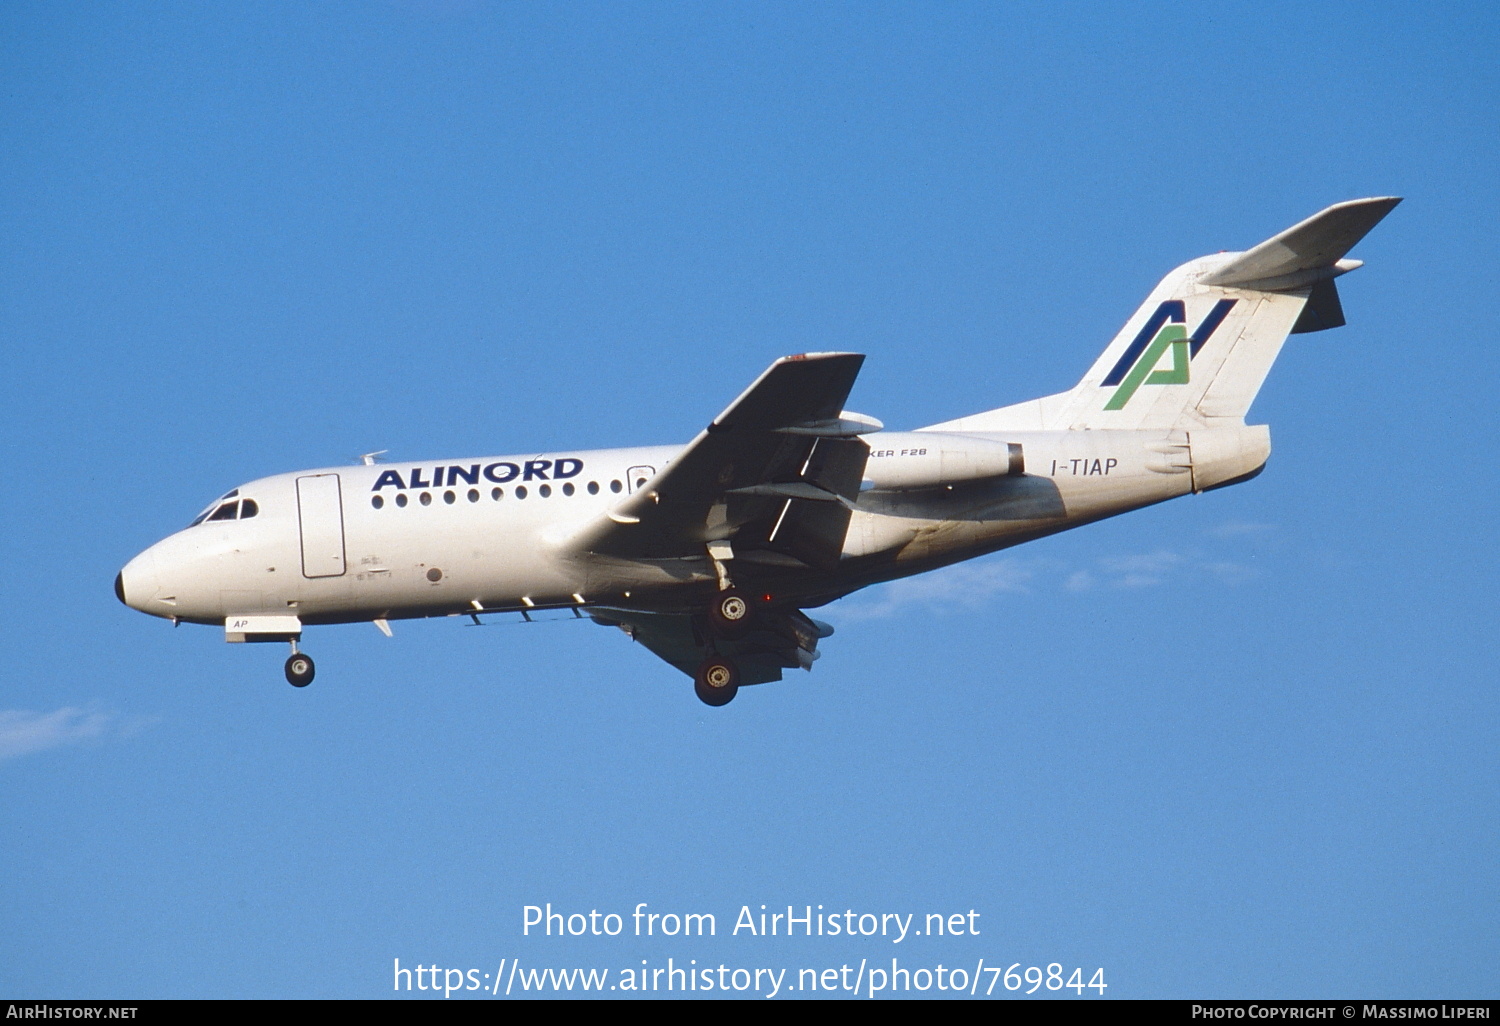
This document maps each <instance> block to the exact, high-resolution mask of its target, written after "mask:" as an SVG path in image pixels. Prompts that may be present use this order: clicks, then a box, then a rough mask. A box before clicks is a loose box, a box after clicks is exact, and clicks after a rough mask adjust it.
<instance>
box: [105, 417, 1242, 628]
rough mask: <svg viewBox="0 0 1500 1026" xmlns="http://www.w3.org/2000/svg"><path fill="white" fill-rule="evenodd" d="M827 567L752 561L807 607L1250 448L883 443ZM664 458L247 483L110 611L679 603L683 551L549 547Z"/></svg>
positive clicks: (1212, 437) (1048, 526) (180, 615)
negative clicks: (652, 555) (620, 553)
mask: <svg viewBox="0 0 1500 1026" xmlns="http://www.w3.org/2000/svg"><path fill="white" fill-rule="evenodd" d="M866 441H867V442H868V443H869V445H870V448H871V453H870V458H869V460H868V463H867V465H866V470H865V475H864V476H865V481H864V485H863V488H862V491H861V493H860V496H859V499H858V500H857V502H856V503H855V504H854V510H853V515H852V518H851V520H850V524H849V529H848V533H847V536H846V538H845V542H844V547H843V553H842V558H841V559H840V561H839V565H838V567H837V568H836V569H835V570H833V571H817V570H813V569H810V568H788V567H785V566H781V567H759V568H756V570H755V572H756V573H758V574H760V575H762V579H767V580H773V581H774V582H775V585H776V588H777V590H778V593H779V595H781V596H784V597H786V598H787V599H788V600H794V601H797V602H800V603H801V604H804V605H816V604H819V603H822V602H827V601H829V600H831V599H834V598H837V597H839V596H841V595H844V594H847V593H849V592H851V591H854V590H856V589H858V588H861V587H865V586H867V585H869V584H873V583H876V582H879V581H884V580H890V579H893V578H897V577H904V576H907V575H909V574H914V573H920V572H922V571H925V570H929V569H932V568H933V567H936V566H941V565H944V564H947V563H952V562H956V561H958V560H962V559H966V558H969V557H971V556H974V555H978V554H980V553H983V552H987V551H993V550H995V549H1000V548H1005V547H1007V546H1010V545H1015V544H1018V543H1020V542H1023V541H1028V540H1031V539H1033V538H1037V537H1041V536H1043V535H1047V534H1052V533H1055V532H1057V531H1061V530H1065V529H1067V528H1070V527H1075V526H1078V525H1080V524H1084V523H1088V522H1091V521H1095V520H1099V519H1101V518H1103V517H1108V516H1112V515H1114V514H1117V513H1122V512H1125V511H1127V510H1131V509H1136V508H1139V507H1141V506H1146V505H1150V504H1152V503H1156V502H1161V501H1163V500H1165V499H1169V498H1173V497H1175V496H1178V495H1183V494H1186V493H1188V492H1190V491H1194V490H1197V491H1202V490H1203V489H1205V488H1208V487H1213V486H1215V485H1218V484H1223V483H1228V482H1232V481H1233V480H1237V479H1239V478H1242V477H1245V476H1248V475H1249V474H1252V473H1253V472H1254V471H1255V470H1257V469H1258V468H1259V467H1260V466H1261V465H1262V464H1263V463H1264V462H1265V459H1266V456H1267V455H1268V453H1269V441H1268V436H1267V435H1266V432H1265V429H1264V428H1253V427H1252V428H1245V427H1236V428H1216V429H1213V430H1209V431H1204V432H1193V433H1192V437H1191V438H1190V437H1189V435H1188V433H1185V432H1182V431H1175V432H1166V431H1048V432H1007V433H1005V434H1004V435H999V434H993V435H991V434H985V435H980V434H965V435H959V434H945V433H940V432H933V431H918V432H904V433H903V432H883V433H880V434H874V435H871V436H869V437H868V438H866ZM680 451H681V447H680V446H658V447H651V448H639V449H605V450H595V451H588V452H569V453H543V454H537V455H532V456H509V457H486V458H482V459H459V460H441V461H428V462H423V463H405V464H395V463H392V464H377V465H373V466H352V467H338V468H329V469H322V470H309V471H303V472H300V473H293V474H281V475H277V476H274V477H267V478H261V479H259V480H257V481H252V482H250V483H248V484H245V485H243V486H241V487H240V488H239V489H237V492H238V496H237V498H236V499H235V500H232V501H243V500H253V502H254V505H255V508H256V512H255V514H254V515H253V516H249V517H246V518H241V519H228V520H213V519H208V520H204V521H202V522H200V523H197V524H195V525H194V526H192V527H189V528H187V529H185V530H182V531H179V532H177V533H176V534H173V535H171V536H170V537H168V538H165V539H163V540H162V541H160V542H158V543H157V544H155V545H153V546H152V547H151V548H149V549H147V550H146V551H145V552H142V553H141V554H140V555H139V556H137V557H136V558H135V559H133V560H131V561H130V563H129V564H128V565H127V566H126V567H125V568H124V570H123V571H122V572H121V574H120V576H119V579H118V580H117V582H116V584H117V590H118V592H119V594H120V597H121V598H122V600H123V601H125V602H126V603H127V604H128V605H130V606H132V607H134V608H136V609H139V610H141V611H143V612H147V613H151V614H153V615H156V616H161V617H167V618H172V619H175V620H185V621H188V622H193V623H212V624H223V623H224V622H225V620H226V618H229V617H234V616H238V615H247V614H254V615H270V614H282V615H295V616H297V617H298V618H299V619H300V621H301V622H302V623H313V624H316V623H341V622H352V621H360V620H366V621H368V620H385V619H398V618H404V617H419V616H438V615H453V614H460V613H469V612H476V611H496V610H524V609H530V608H548V607H552V608H555V607H563V606H619V605H630V606H634V607H640V608H656V609H661V610H678V609H691V608H696V607H697V606H698V605H699V604H701V602H702V601H703V597H704V595H705V594H707V593H708V591H709V590H711V589H712V588H713V587H714V582H715V570H714V567H713V563H712V560H711V559H710V558H709V556H708V553H707V552H706V551H705V552H704V554H703V555H702V556H701V557H696V556H695V557H689V558H680V559H671V560H622V559H618V558H609V557H602V556H597V555H594V554H592V553H588V552H578V551H575V550H573V549H572V548H570V547H569V546H567V545H566V542H567V541H568V539H570V538H571V537H572V536H573V535H574V534H575V533H576V532H578V531H579V530H580V529H581V528H582V527H583V526H584V525H585V524H587V523H589V522H591V521H594V520H597V519H598V518H599V517H600V516H602V515H605V514H606V513H607V511H608V510H610V509H611V508H612V507H613V506H615V505H616V504H618V503H619V502H621V501H622V500H623V499H624V498H626V497H628V496H629V495H630V494H631V493H632V492H634V491H636V490H638V489H642V488H645V489H649V488H650V487H651V480H652V478H653V477H654V476H655V475H656V473H657V472H658V471H660V470H662V469H663V468H664V467H665V466H667V464H668V463H670V462H671V460H672V459H673V458H674V457H675V456H676V455H677V454H678V453H679V452H680Z"/></svg>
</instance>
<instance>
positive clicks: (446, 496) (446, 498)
mask: <svg viewBox="0 0 1500 1026" xmlns="http://www.w3.org/2000/svg"><path fill="white" fill-rule="evenodd" d="M453 499H454V495H453V493H452V492H451V491H447V492H444V493H443V501H444V502H446V503H447V504H448V505H450V506H451V505H453Z"/></svg>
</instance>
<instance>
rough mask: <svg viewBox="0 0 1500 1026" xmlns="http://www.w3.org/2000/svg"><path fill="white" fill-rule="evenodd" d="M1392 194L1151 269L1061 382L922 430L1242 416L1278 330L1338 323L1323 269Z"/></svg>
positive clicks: (1238, 419)
mask: <svg viewBox="0 0 1500 1026" xmlns="http://www.w3.org/2000/svg"><path fill="white" fill-rule="evenodd" d="M1400 202H1401V200H1400V199H1399V198H1397V197H1393V196H1386V197H1379V198H1373V199H1359V200H1349V201H1348V202H1345V203H1338V204H1335V205H1334V206H1331V207H1329V208H1327V209H1326V210H1324V211H1322V212H1320V213H1317V214H1314V215H1313V216H1312V217H1309V218H1308V219H1307V220H1306V221H1303V222H1302V223H1300V224H1297V225H1294V226H1293V227H1291V228H1288V229H1287V230H1286V231H1284V232H1282V233H1281V234H1279V235H1276V236H1273V237H1272V238H1270V239H1267V240H1266V241H1265V242H1262V243H1261V244H1260V245H1258V246H1255V247H1254V248H1252V249H1248V250H1246V251H1245V252H1243V253H1220V254H1217V255H1215V256H1207V257H1200V258H1199V259H1197V260H1193V261H1190V262H1188V263H1186V264H1183V265H1182V266H1181V267H1179V268H1177V269H1176V270H1175V271H1173V272H1172V273H1171V274H1168V275H1167V276H1166V277H1165V278H1163V279H1162V281H1161V284H1159V285H1157V286H1156V288H1155V290H1154V291H1152V293H1151V295H1150V296H1148V297H1147V299H1146V302H1145V304H1144V305H1142V306H1141V308H1140V309H1139V310H1137V311H1136V312H1135V315H1134V316H1133V317H1131V318H1130V320H1129V321H1128V322H1126V324H1125V327H1124V328H1123V329H1121V331H1120V333H1119V334H1118V335H1116V336H1115V338H1114V341H1113V342H1111V343H1110V344H1109V348H1107V349H1106V350H1105V351H1104V354H1103V355H1102V356H1100V357H1099V359H1098V361H1097V362H1095V364H1094V366H1093V367H1091V368H1090V369H1089V372H1088V373H1087V374H1085V375H1084V377H1083V380H1082V381H1080V382H1079V383H1078V385H1077V386H1076V387H1074V388H1073V389H1072V390H1071V391H1069V392H1063V393H1061V394H1059V395H1054V396H1048V397H1047V398H1045V399H1037V400H1033V401H1032V402H1030V403H1022V404H1020V405H1019V406H1008V407H1004V408H1002V409H999V410H991V411H989V412H988V413H981V414H977V415H975V416H972V417H964V418H962V419H960V420H956V421H949V422H948V423H946V424H936V425H933V427H932V428H931V430H947V431H992V430H1024V429H1042V430H1058V429H1063V428H1075V429H1090V428H1123V429H1153V428H1166V429H1170V428H1189V427H1195V426H1196V427H1213V426H1219V425H1231V424H1243V423H1244V417H1245V413H1246V412H1247V411H1248V410H1249V409H1250V403H1251V402H1252V401H1253V400H1254V399H1255V395H1256V393H1257V392H1259V391H1260V386H1261V383H1262V382H1264V381H1265V378H1266V374H1267V372H1269V371H1270V369H1271V364H1272V363H1273V362H1274V361H1275V359H1276V356H1277V354H1278V353H1280V352H1281V345H1282V343H1283V342H1285V341H1286V337H1287V335H1289V334H1292V333H1294V332H1306V331H1322V330H1324V329H1326V328H1336V327H1338V326H1340V325H1341V324H1343V323H1344V315H1343V309H1342V307H1341V305H1340V303H1339V297H1338V291H1337V290H1336V289H1335V287H1334V279H1335V278H1336V277H1338V276H1339V275H1341V274H1344V273H1346V272H1348V271H1352V270H1354V269H1355V268H1356V267H1359V266H1360V261H1358V260H1345V259H1344V258H1343V257H1344V254H1345V253H1347V252H1349V250H1350V249H1351V248H1353V246H1354V244H1355V243H1357V242H1358V241H1359V240H1360V239H1362V238H1363V237H1364V236H1365V234H1366V233H1367V232H1369V230H1370V229H1371V228H1373V227H1375V225H1376V224H1378V223H1379V222H1380V220H1381V218H1383V217H1385V215H1386V214H1388V213H1390V211H1391V209H1392V208H1393V207H1395V205H1396V204H1397V203H1400Z"/></svg>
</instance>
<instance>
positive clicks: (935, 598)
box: [839, 559, 1035, 620]
mask: <svg viewBox="0 0 1500 1026" xmlns="http://www.w3.org/2000/svg"><path fill="white" fill-rule="evenodd" d="M1033 576H1035V575H1034V573H1033V571H1032V570H1030V569H1028V568H1027V567H1025V566H1024V565H1022V563H1021V561H1020V560H1015V559H1003V560H996V561H993V562H986V563H964V564H960V565H958V566H950V567H945V568H944V569H942V570H934V571H933V572H932V573H929V574H922V575H920V576H917V577H907V578H905V579H903V580H900V581H892V582H891V583H889V584H886V585H884V586H882V587H881V588H880V590H879V592H878V593H877V597H876V598H875V600H874V601H873V602H857V603H851V604H850V605H847V606H844V607H842V608H841V609H840V610H839V612H840V615H841V616H842V617H843V618H844V619H846V620H879V619H882V618H884V617H887V616H894V615H895V614H896V613H898V612H900V611H901V610H903V609H907V608H910V607H912V606H925V607H928V608H934V607H938V608H941V607H944V606H955V605H958V606H973V605H977V604H978V603H980V602H982V601H983V600H985V599H987V598H989V597H990V596H991V595H996V594H1000V593H1002V592H1004V593H1009V594H1024V593H1025V592H1026V591H1027V590H1028V589H1027V587H1026V583H1027V582H1028V581H1030V580H1031V578H1032V577H1033Z"/></svg>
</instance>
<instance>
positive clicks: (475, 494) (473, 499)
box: [469, 488, 479, 502]
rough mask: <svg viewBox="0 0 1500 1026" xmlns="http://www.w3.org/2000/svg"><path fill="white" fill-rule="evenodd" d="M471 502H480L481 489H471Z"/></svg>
mask: <svg viewBox="0 0 1500 1026" xmlns="http://www.w3.org/2000/svg"><path fill="white" fill-rule="evenodd" d="M469 501H470V502H478V501H479V489H478V488H470V489H469Z"/></svg>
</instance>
